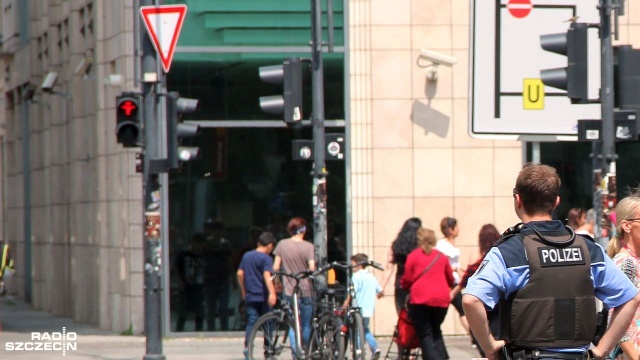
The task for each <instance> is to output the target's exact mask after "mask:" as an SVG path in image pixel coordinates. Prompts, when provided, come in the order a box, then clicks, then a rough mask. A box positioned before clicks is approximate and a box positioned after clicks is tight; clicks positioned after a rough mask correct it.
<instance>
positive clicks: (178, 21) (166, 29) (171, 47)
mask: <svg viewBox="0 0 640 360" xmlns="http://www.w3.org/2000/svg"><path fill="white" fill-rule="evenodd" d="M186 13H187V5H159V6H141V7H140V15H141V16H142V20H143V21H144V25H145V27H146V28H147V33H148V34H149V37H151V40H152V41H151V42H152V43H153V46H154V47H155V48H156V52H157V53H158V55H160V59H161V62H162V68H163V69H164V72H169V68H170V67H171V60H172V59H173V52H174V51H175V49H176V44H177V43H178V36H179V35H180V29H181V28H182V23H183V22H184V16H185V14H186Z"/></svg>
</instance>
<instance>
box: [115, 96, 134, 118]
mask: <svg viewBox="0 0 640 360" xmlns="http://www.w3.org/2000/svg"><path fill="white" fill-rule="evenodd" d="M118 114H119V115H121V116H124V117H128V118H129V117H136V116H137V115H138V103H137V102H136V101H133V100H131V99H127V98H124V99H123V100H122V101H121V102H120V103H119V104H118Z"/></svg>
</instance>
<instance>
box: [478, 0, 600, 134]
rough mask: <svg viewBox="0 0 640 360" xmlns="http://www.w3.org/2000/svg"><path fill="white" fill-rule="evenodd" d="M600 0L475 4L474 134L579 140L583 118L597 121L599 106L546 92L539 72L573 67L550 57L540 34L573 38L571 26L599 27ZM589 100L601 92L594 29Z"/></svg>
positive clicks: (550, 90)
mask: <svg viewBox="0 0 640 360" xmlns="http://www.w3.org/2000/svg"><path fill="white" fill-rule="evenodd" d="M596 5H597V2H596V1H593V0H536V1H530V0H494V1H487V0H473V1H472V13H471V15H472V16H471V18H472V26H471V27H470V29H471V49H470V50H471V51H470V59H469V61H470V69H471V77H470V80H471V83H470V86H469V91H470V97H469V133H470V135H471V136H473V137H477V138H489V139H498V138H499V139H519V140H527V139H535V140H537V141H557V140H572V141H575V140H577V134H578V119H598V118H600V117H601V115H600V104H580V105H572V104H571V100H570V99H569V98H567V96H566V92H564V91H563V90H559V89H555V88H552V87H548V86H545V85H544V84H543V83H542V81H541V80H540V70H542V69H548V68H562V67H566V66H567V58H566V57H565V56H562V55H558V54H554V53H550V52H548V51H545V50H543V49H542V47H541V46H540V35H544V34H551V33H562V32H566V31H567V29H569V27H570V25H571V21H579V22H584V23H599V22H600V18H599V13H598V9H597V8H596ZM588 46H589V63H588V66H589V72H588V73H589V98H590V99H597V98H598V91H599V88H600V46H599V38H598V34H597V30H595V29H591V30H589V31H588Z"/></svg>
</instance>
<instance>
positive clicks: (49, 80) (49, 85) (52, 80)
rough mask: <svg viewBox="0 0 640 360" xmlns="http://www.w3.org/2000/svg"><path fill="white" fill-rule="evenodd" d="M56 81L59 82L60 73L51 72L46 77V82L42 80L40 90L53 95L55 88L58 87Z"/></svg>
mask: <svg viewBox="0 0 640 360" xmlns="http://www.w3.org/2000/svg"><path fill="white" fill-rule="evenodd" d="M56 81H58V73H57V72H55V71H49V72H48V73H47V76H45V77H44V80H42V85H40V88H41V89H42V91H44V92H46V93H52V92H53V87H54V86H56Z"/></svg>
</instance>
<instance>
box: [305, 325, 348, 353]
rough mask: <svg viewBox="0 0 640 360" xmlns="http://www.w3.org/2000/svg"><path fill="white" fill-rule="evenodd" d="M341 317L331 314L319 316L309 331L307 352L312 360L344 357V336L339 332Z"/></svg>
mask: <svg viewBox="0 0 640 360" xmlns="http://www.w3.org/2000/svg"><path fill="white" fill-rule="evenodd" d="M341 328H342V319H340V318H339V317H338V316H335V315H333V314H325V315H322V317H320V320H318V322H317V324H316V325H315V326H314V328H313V330H312V332H311V339H310V341H309V354H310V356H311V359H313V360H320V359H322V360H325V359H327V360H342V359H344V337H343V335H342V333H341Z"/></svg>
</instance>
